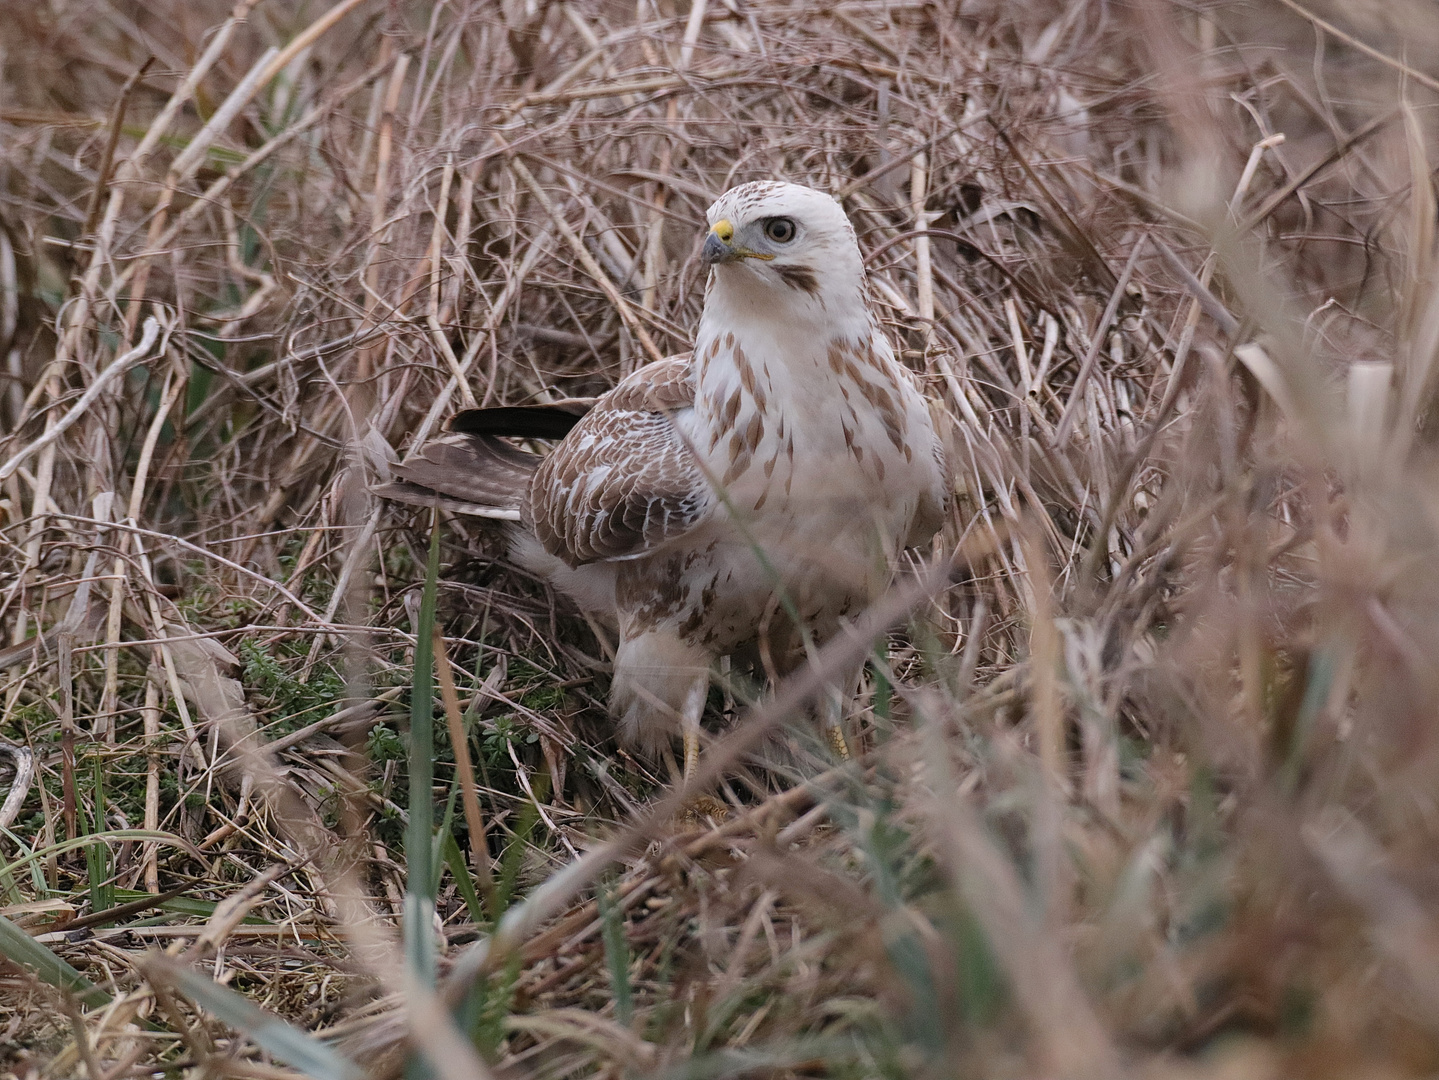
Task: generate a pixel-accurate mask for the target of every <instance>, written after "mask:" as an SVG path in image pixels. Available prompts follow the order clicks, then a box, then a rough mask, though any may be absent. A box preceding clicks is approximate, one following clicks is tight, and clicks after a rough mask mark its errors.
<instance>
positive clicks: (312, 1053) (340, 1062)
mask: <svg viewBox="0 0 1439 1080" xmlns="http://www.w3.org/2000/svg"><path fill="white" fill-rule="evenodd" d="M164 969H165V975H166V977H167V978H168V979H169V980H170V981H171V982H173V983H174V984H175V986H176V988H177V989H178V990H180V992H181V993H183V994H184V995H185V996H186V997H188V998H189V999H190V1000H191V1001H193V1002H195V1003H196V1004H197V1005H200V1006H202V1007H203V1008H205V1009H206V1010H208V1011H209V1012H211V1013H213V1014H214V1015H215V1016H216V1017H218V1018H219V1019H220V1020H222V1021H224V1022H225V1023H226V1024H229V1025H230V1027H232V1028H235V1029H236V1030H237V1031H243V1032H244V1033H245V1034H246V1035H247V1036H249V1037H250V1039H252V1040H253V1041H254V1042H255V1044H256V1045H257V1046H259V1047H260V1048H261V1049H263V1050H265V1051H267V1052H268V1053H269V1054H270V1055H272V1056H273V1057H274V1058H275V1059H276V1060H277V1061H282V1062H284V1063H285V1064H286V1065H289V1066H290V1067H291V1068H293V1069H298V1070H299V1071H300V1072H302V1073H304V1074H305V1075H306V1076H312V1077H314V1078H315V1080H359V1078H360V1077H362V1076H363V1075H364V1073H363V1072H362V1071H361V1069H360V1068H359V1066H357V1065H356V1064H355V1063H354V1062H353V1061H351V1060H350V1059H349V1058H347V1057H345V1056H344V1055H343V1054H341V1053H340V1052H339V1051H338V1050H336V1049H335V1048H334V1047H332V1046H330V1045H328V1044H327V1043H324V1042H321V1041H320V1040H319V1039H317V1038H315V1037H314V1036H312V1035H308V1034H306V1033H305V1032H304V1031H302V1030H300V1029H299V1028H297V1027H295V1026H293V1025H291V1024H288V1023H286V1022H285V1021H284V1020H282V1019H280V1017H278V1016H276V1015H275V1014H274V1013H271V1012H266V1011H265V1010H264V1009H262V1008H260V1007H259V1006H258V1005H256V1004H255V1003H254V1002H252V1001H250V1000H249V998H246V997H243V996H242V995H240V994H237V993H236V992H235V991H234V990H231V989H229V988H228V987H224V986H221V985H220V984H219V983H217V982H216V981H215V980H214V979H209V978H206V977H205V976H204V975H201V974H199V973H198V972H196V971H192V970H190V969H189V968H186V967H181V966H180V965H178V964H170V963H166V964H165V965H164Z"/></svg>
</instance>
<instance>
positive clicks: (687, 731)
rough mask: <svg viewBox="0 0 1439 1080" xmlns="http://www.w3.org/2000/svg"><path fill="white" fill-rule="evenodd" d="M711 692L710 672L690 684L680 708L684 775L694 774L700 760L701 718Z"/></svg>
mask: <svg viewBox="0 0 1439 1080" xmlns="http://www.w3.org/2000/svg"><path fill="white" fill-rule="evenodd" d="M708 693H709V674H708V673H707V672H706V673H705V674H703V675H701V676H699V677H698V678H696V679H695V681H694V682H692V683H691V684H690V688H689V690H688V691H686V693H685V701H684V707H683V708H682V709H681V710H680V726H681V731H682V732H683V734H684V742H685V765H684V777H685V779H686V780H688V779H689V778H690V777H691V776H693V775H694V771H695V768H696V767H697V766H698V765H699V761H700V718H701V717H702V716H704V711H705V698H706V697H707V696H708Z"/></svg>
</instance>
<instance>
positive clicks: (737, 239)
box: [700, 180, 864, 313]
mask: <svg viewBox="0 0 1439 1080" xmlns="http://www.w3.org/2000/svg"><path fill="white" fill-rule="evenodd" d="M707 217H708V220H709V233H708V234H707V235H706V236H705V241H704V248H703V249H702V251H701V252H700V258H701V259H702V260H703V261H704V263H705V265H707V266H713V267H715V271H716V272H715V283H716V285H717V286H719V285H724V286H727V287H729V288H731V289H733V290H735V291H738V292H742V293H751V294H753V293H756V292H759V293H762V294H764V295H765V299H766V301H767V303H768V304H769V305H771V306H773V307H776V308H791V309H794V308H816V307H817V308H818V309H819V310H822V311H823V310H828V311H830V312H831V313H834V312H835V311H837V310H840V309H843V308H844V307H845V306H847V305H850V304H855V303H859V304H861V305H862V304H863V295H864V264H863V262H862V261H861V259H860V254H859V244H858V243H857V242H856V240H855V236H854V228H853V226H851V225H850V223H849V218H847V217H846V216H845V213H844V210H843V209H842V208H841V207H840V205H839V203H838V201H836V200H835V198H834V197H833V196H831V195H826V194H825V193H824V192H822V191H816V190H814V189H813V188H807V187H802V186H800V185H799V184H786V183H781V182H779V181H770V180H761V181H756V182H754V183H750V184H741V185H740V186H739V187H736V188H731V189H730V190H729V191H727V192H725V193H724V194H723V195H721V196H720V197H719V199H717V200H716V201H715V203H714V205H713V206H711V207H710V208H709V212H708V214H707ZM786 301H792V303H786Z"/></svg>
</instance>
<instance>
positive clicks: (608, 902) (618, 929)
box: [596, 884, 635, 1027]
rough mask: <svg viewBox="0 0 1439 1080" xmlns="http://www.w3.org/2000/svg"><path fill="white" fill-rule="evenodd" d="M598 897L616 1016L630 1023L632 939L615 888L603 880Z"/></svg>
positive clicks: (631, 1003)
mask: <svg viewBox="0 0 1439 1080" xmlns="http://www.w3.org/2000/svg"><path fill="white" fill-rule="evenodd" d="M596 899H597V900H598V901H599V906H600V919H601V921H602V926H603V937H604V944H605V965H606V966H607V967H608V968H609V969H610V990H611V993H612V994H613V996H614V999H615V1019H617V1020H618V1021H619V1022H620V1023H621V1024H624V1025H625V1026H626V1027H629V1025H630V1022H631V1021H632V1020H634V1016H635V998H634V992H633V991H632V989H631V988H630V943H629V942H628V941H627V940H625V916H624V911H623V909H622V908H621V907H620V905H619V903H618V902H617V899H618V898H617V896H616V891H615V890H613V889H611V888H610V887H609V886H608V885H605V884H601V885H600V888H599V893H598V896H597V897H596Z"/></svg>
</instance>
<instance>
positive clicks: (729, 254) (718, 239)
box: [700, 219, 774, 266]
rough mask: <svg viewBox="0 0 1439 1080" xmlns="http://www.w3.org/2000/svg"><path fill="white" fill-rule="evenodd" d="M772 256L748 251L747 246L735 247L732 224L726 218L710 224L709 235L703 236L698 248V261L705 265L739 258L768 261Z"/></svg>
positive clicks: (733, 260) (736, 260) (735, 260)
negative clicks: (701, 246)
mask: <svg viewBox="0 0 1439 1080" xmlns="http://www.w3.org/2000/svg"><path fill="white" fill-rule="evenodd" d="M773 258H774V256H773V255H764V254H761V253H760V252H758V251H750V250H749V248H742V247H737V246H736V245H735V244H734V225H733V224H731V223H730V221H729V220H728V219H724V220H721V221H716V222H715V223H714V224H713V225H711V226H710V231H709V235H708V236H706V237H705V245H704V247H703V248H701V249H700V261H701V262H703V263H704V264H705V265H706V266H714V265H716V264H717V263H732V262H738V261H739V260H740V259H763V260H764V261H765V262H769V261H770V260H771V259H773Z"/></svg>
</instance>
